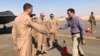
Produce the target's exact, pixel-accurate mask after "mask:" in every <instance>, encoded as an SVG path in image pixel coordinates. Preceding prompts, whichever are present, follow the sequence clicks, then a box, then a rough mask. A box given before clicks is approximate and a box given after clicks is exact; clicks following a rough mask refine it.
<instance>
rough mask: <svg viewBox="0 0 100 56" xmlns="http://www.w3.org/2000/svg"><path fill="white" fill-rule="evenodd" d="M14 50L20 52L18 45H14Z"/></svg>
mask: <svg viewBox="0 0 100 56" xmlns="http://www.w3.org/2000/svg"><path fill="white" fill-rule="evenodd" d="M13 50H14V51H15V52H18V51H19V49H18V47H17V45H15V44H14V46H13Z"/></svg>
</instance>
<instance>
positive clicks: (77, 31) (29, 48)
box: [12, 3, 85, 56]
mask: <svg viewBox="0 0 100 56" xmlns="http://www.w3.org/2000/svg"><path fill="white" fill-rule="evenodd" d="M32 10H33V6H32V5H31V4H30V3H25V4H24V6H23V13H22V14H21V15H19V16H17V17H16V19H15V20H14V23H13V28H12V39H13V47H14V50H15V51H18V52H19V53H20V56H35V55H42V54H43V53H47V45H46V40H47V37H48V36H49V38H50V40H49V45H50V46H49V48H52V47H53V42H58V35H57V34H58V32H57V31H58V30H59V29H62V30H63V29H67V28H69V27H70V28H71V35H72V42H73V48H72V56H78V55H80V56H85V55H84V52H83V51H82V49H81V46H80V44H83V45H84V44H85V40H84V37H83V36H84V33H85V27H84V24H83V22H82V20H81V19H80V18H79V17H78V16H76V15H75V10H74V9H72V8H70V9H68V10H67V15H68V16H69V17H68V21H66V24H64V25H62V26H59V22H58V20H57V19H55V18H54V14H52V13H51V14H50V19H49V20H48V21H47V22H46V21H45V19H44V17H45V14H44V13H43V12H42V13H40V17H36V14H32ZM33 38H34V40H33ZM33 41H36V43H37V47H35V44H34V43H32V42H33ZM38 52H39V54H37V53H38Z"/></svg>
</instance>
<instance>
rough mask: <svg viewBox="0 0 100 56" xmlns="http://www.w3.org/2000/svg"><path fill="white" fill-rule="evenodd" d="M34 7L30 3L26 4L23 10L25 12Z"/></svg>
mask: <svg viewBox="0 0 100 56" xmlns="http://www.w3.org/2000/svg"><path fill="white" fill-rule="evenodd" d="M31 7H33V6H32V5H31V4H30V3H25V4H24V6H23V10H24V11H25V10H26V9H29V8H31Z"/></svg>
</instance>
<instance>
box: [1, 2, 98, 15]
mask: <svg viewBox="0 0 100 56" xmlns="http://www.w3.org/2000/svg"><path fill="white" fill-rule="evenodd" d="M24 3H31V4H32V5H33V13H36V14H37V15H39V13H41V12H44V13H45V14H46V16H49V14H50V13H54V14H55V16H56V17H60V16H66V11H67V9H68V8H74V9H75V10H76V14H77V15H78V16H86V15H90V12H91V11H93V12H94V13H95V14H96V15H98V14H100V0H0V7H1V8H0V11H6V10H10V11H12V12H14V14H15V15H19V14H20V13H22V10H23V4H24Z"/></svg>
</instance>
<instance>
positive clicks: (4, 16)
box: [0, 11, 16, 29]
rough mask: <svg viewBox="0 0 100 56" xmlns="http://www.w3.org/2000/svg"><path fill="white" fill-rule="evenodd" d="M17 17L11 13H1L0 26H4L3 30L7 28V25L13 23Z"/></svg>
mask: <svg viewBox="0 0 100 56" xmlns="http://www.w3.org/2000/svg"><path fill="white" fill-rule="evenodd" d="M15 17H16V16H15V15H14V14H13V12H11V11H4V12H0V24H2V25H3V26H4V28H3V29H5V28H6V26H5V24H7V23H9V22H11V21H13V20H14V19H15Z"/></svg>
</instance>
